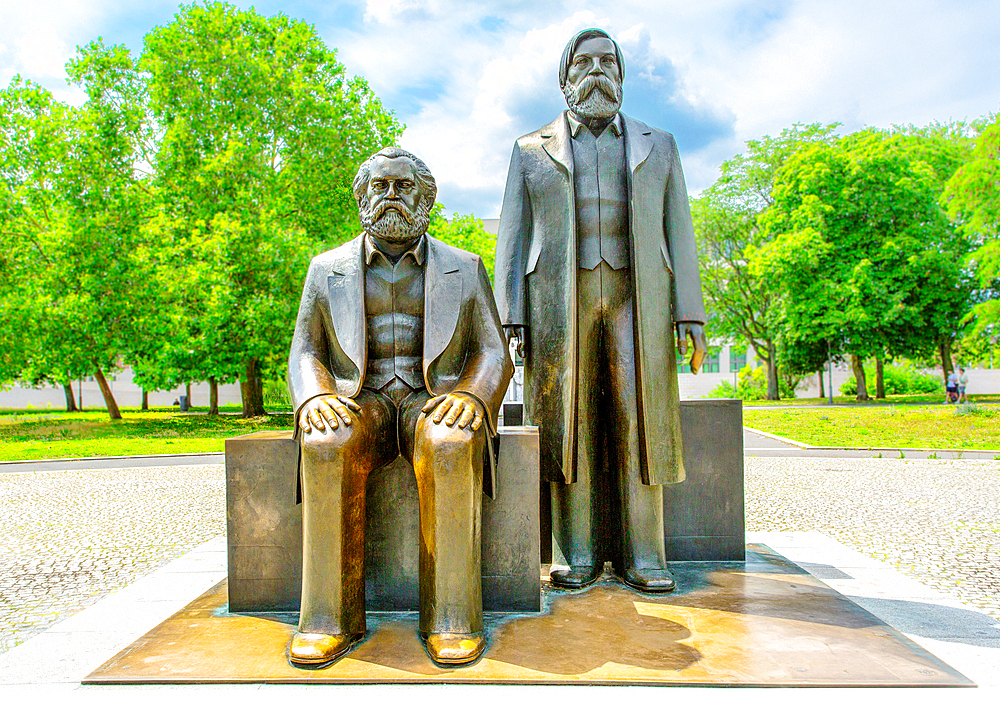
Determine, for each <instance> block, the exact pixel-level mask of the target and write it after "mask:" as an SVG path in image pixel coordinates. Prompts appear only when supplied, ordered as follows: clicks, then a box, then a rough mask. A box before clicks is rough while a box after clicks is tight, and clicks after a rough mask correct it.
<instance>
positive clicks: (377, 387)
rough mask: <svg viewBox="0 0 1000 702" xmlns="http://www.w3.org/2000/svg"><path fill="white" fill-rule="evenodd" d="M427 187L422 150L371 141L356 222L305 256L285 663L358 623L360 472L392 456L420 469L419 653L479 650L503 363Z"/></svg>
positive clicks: (346, 634)
mask: <svg viewBox="0 0 1000 702" xmlns="http://www.w3.org/2000/svg"><path fill="white" fill-rule="evenodd" d="M436 194H437V185H436V184H435V182H434V178H433V176H432V175H431V173H430V171H429V170H428V168H427V166H426V165H424V163H423V162H422V161H421V160H420V159H418V158H417V157H416V156H414V155H412V154H410V153H408V152H406V151H403V150H402V149H398V148H387V149H383V150H382V151H379V152H378V153H377V154H375V155H374V156H372V157H371V158H369V159H368V160H367V161H365V162H364V163H363V164H362V165H361V168H360V169H359V171H358V175H357V177H356V178H355V179H354V195H355V198H356V199H357V202H358V207H359V209H360V215H361V222H362V225H363V227H364V230H365V232H364V233H363V234H362V235H361V236H359V237H357V238H356V239H354V240H352V241H350V242H348V243H347V244H344V245H343V246H341V247H339V248H337V249H334V250H332V251H327V252H326V253H324V254H321V255H319V256H317V257H316V258H314V259H313V261H312V264H311V265H310V267H309V273H308V276H307V278H306V283H305V289H304V291H303V293H302V303H301V306H300V308H299V315H298V320H297V322H296V325H295V335H294V338H293V340H292V348H291V353H290V355H289V359H288V379H289V388H290V390H291V396H292V402H293V404H294V406H295V408H296V412H295V417H296V434H297V436H298V437H299V440H300V442H301V467H300V479H301V486H302V507H303V509H302V529H303V560H302V607H301V612H300V616H299V627H298V632H297V633H296V634H295V636H294V638H293V639H292V643H291V645H290V647H289V652H288V655H289V660H290V661H291V662H292V663H293V664H295V665H299V666H308V667H321V666H324V665H329V664H330V663H332V662H333V661H335V660H337V658H339V657H340V656H342V655H343V654H344V653H346V652H347V651H348V649H349V648H350V646H351V645H352V644H353V643H354V642H356V641H357V640H359V639H360V638H361V637H362V636H363V635H364V633H365V593H364V556H365V553H364V533H365V484H366V482H367V479H368V474H369V473H370V472H371V471H372V470H373V469H376V468H379V467H381V466H384V465H387V464H388V463H390V462H392V461H393V460H395V459H396V457H397V456H398V455H400V454H402V455H403V456H404V457H405V458H407V459H408V460H409V461H410V463H411V464H412V465H413V468H414V471H415V472H416V478H417V490H418V495H419V505H420V634H421V636H422V637H423V638H424V640H425V643H426V646H427V652H428V654H429V655H430V657H431V658H432V659H433V660H434V661H435V662H436V663H438V664H442V665H449V664H451V665H458V664H464V663H468V662H470V661H473V660H475V659H476V658H478V657H479V656H480V655H481V654H482V652H483V649H484V645H485V641H484V638H483V614H482V593H481V580H480V575H481V565H480V559H481V555H480V553H481V552H480V524H481V506H482V493H483V491H484V489H485V490H486V491H487V493H488V494H491V495H492V488H493V482H494V481H493V478H494V472H495V471H494V466H493V457H494V452H493V450H492V444H493V441H494V440H495V434H496V426H497V414H498V412H499V409H500V405H501V402H502V400H503V395H504V391H505V390H506V388H507V384H508V382H509V381H510V378H511V376H512V375H513V365H512V363H511V360H510V358H509V356H508V353H507V344H506V340H505V338H504V335H503V331H502V329H501V327H500V319H499V317H498V315H497V309H496V304H495V303H494V301H493V295H492V292H491V290H490V283H489V278H488V277H487V275H486V271H485V269H484V268H483V264H482V262H481V261H480V259H479V257H478V256H475V255H473V254H470V253H466V252H464V251H461V250H459V249H455V248H453V247H451V246H448V245H446V244H443V243H441V242H439V241H437V240H435V239H433V238H431V237H430V236H428V235H427V234H426V231H427V225H428V221H429V215H430V210H431V206H432V205H433V204H434V198H435V196H436ZM484 466H485V468H484ZM484 470H485V475H484Z"/></svg>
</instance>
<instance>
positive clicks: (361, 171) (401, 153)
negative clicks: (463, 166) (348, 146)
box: [351, 146, 438, 212]
mask: <svg viewBox="0 0 1000 702" xmlns="http://www.w3.org/2000/svg"><path fill="white" fill-rule="evenodd" d="M379 156H381V157H383V158H408V159H410V160H411V161H413V165H415V166H416V167H417V185H419V186H420V206H421V207H424V206H425V205H424V203H425V202H426V203H427V204H426V208H427V211H428V212H429V211H430V209H431V207H433V206H434V201H435V200H436V199H437V190H438V189H437V181H436V180H434V176H433V175H431V169H430V168H428V167H427V164H426V163H424V162H423V161H421V160H420V159H419V158H417V157H416V156H414V155H413V154H411V153H410V152H409V151H407V150H405V149H401V148H399V147H398V146H387V147H386V148H384V149H382V150H381V151H379V152H378V153H374V154H372V155H371V156H369V157H368V158H367V159H365V162H364V163H362V164H361V166H360V167H359V168H358V174H357V175H356V176H354V183H353V184H352V186H351V188H352V190H353V191H354V199H355V201H356V202H357V203H358V207H363V205H362V199H363V198H364V196H365V192H366V191H367V190H368V181H369V179H370V178H371V168H372V164H373V163H375V159H376V158H378V157H379Z"/></svg>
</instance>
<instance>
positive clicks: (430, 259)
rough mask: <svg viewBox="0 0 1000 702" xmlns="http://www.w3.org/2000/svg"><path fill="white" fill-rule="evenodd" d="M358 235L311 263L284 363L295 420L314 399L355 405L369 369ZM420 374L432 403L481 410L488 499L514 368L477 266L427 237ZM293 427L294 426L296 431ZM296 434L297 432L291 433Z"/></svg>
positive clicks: (468, 256) (462, 253)
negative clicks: (470, 400)
mask: <svg viewBox="0 0 1000 702" xmlns="http://www.w3.org/2000/svg"><path fill="white" fill-rule="evenodd" d="M363 241H364V235H361V236H359V237H357V238H355V239H353V240H351V241H349V242H347V243H346V244H344V245H343V246H340V247H338V248H336V249H333V250H332V251H327V252H326V253H322V254H320V255H319V256H317V257H316V258H314V259H313V260H312V263H311V264H310V265H309V273H308V274H307V276H306V283H305V287H304V289H303V292H302V302H301V304H300V306H299V315H298V319H297V321H296V323H295V334H294V336H293V337H292V348H291V351H290V353H289V356H288V388H289V391H290V393H291V397H292V406H293V407H295V416H296V418H298V413H299V411H300V410H301V409H302V406H303V405H304V404H305V403H306V402H308V401H309V400H310V399H312V398H314V397H317V396H318V395H345V396H347V397H356V396H357V395H358V393H360V392H361V387H362V385H363V384H364V373H365V369H366V367H367V358H366V357H367V349H368V343H367V339H366V335H367V325H366V322H365V294H364V292H365V291H364V283H365V269H364V258H363V256H364V247H363ZM425 265H426V268H425V271H424V342H423V374H424V383H425V384H426V386H427V390H428V391H429V392H430V393H431V395H433V396H437V395H442V394H445V393H449V392H464V393H468V394H470V395H472V396H474V397H475V398H477V399H478V400H479V401H480V402H481V403H482V404H483V406H484V407H485V408H486V414H487V418H486V426H487V435H488V437H489V441H488V445H489V447H490V450H488V451H487V454H488V455H489V459H488V462H487V465H488V470H489V472H488V473H487V475H485V476H484V478H485V479H484V480H483V484H484V489H485V490H486V492H487V494H488V495H490V496H492V495H493V490H492V488H493V486H494V485H495V482H494V481H495V477H496V476H495V465H494V456H495V452H494V444H495V436H496V431H497V415H498V414H499V411H500V406H501V404H502V403H503V396H504V393H505V392H506V390H507V385H508V383H509V382H510V379H511V376H512V375H513V374H514V366H513V364H512V363H511V360H510V356H509V354H508V352H507V343H506V339H505V337H504V334H503V330H502V329H501V327H500V318H499V316H498V314H497V308H496V303H495V302H494V300H493V293H492V290H491V289H490V281H489V278H488V277H487V275H486V269H485V268H484V267H483V263H482V261H481V260H480V258H479V257H478V256H476V255H474V254H471V253H468V252H466V251H462V250H460V249H456V248H454V247H452V246H448V245H447V244H444V243H442V242H440V241H438V240H436V239H433V238H431V237H430V236H427V260H426V264H425ZM297 426H298V422H296V427H297ZM296 431H297V429H296Z"/></svg>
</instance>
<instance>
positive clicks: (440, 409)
mask: <svg viewBox="0 0 1000 702" xmlns="http://www.w3.org/2000/svg"><path fill="white" fill-rule="evenodd" d="M431 410H434V414H432V415H431V421H432V422H434V423H435V424H440V423H441V420H442V419H443V420H444V423H445V424H447V425H448V426H449V427H450V426H454V425H455V423H456V422H457V423H458V428H459V429H465V428H466V427H469V428H470V429H471V430H472V431H476V430H477V429H479V427H481V426H482V425H483V418H484V417H486V411H485V410H484V409H483V405H482V403H480V402H479V400H477V399H476V398H475V397H473V396H472V395H467V394H465V393H463V392H449V393H447V394H445V395H438V396H437V397H432V398H431V399H429V400H428V401H427V402H426V403H425V404H424V408H423V409H422V410H421V412H423V413H424V414H427V413H428V412H430V411H431Z"/></svg>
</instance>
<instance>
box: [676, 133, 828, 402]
mask: <svg viewBox="0 0 1000 702" xmlns="http://www.w3.org/2000/svg"><path fill="white" fill-rule="evenodd" d="M837 126H838V125H836V124H831V125H827V126H822V125H820V124H810V125H799V124H797V125H794V126H793V127H791V128H789V129H785V130H783V131H782V133H781V135H780V136H778V137H770V136H765V137H764V138H762V139H760V140H754V141H748V142H747V151H746V154H743V155H739V156H735V157H734V158H732V159H729V160H728V161H726V162H724V163H723V164H722V167H721V170H722V176H721V177H720V178H719V180H718V181H716V183H715V184H714V185H712V187H710V188H708V189H707V190H706V191H705V192H704V193H702V195H701V196H700V197H699V198H697V199H695V200H694V201H693V202H692V206H691V212H692V217H693V219H694V227H695V234H696V236H697V239H698V245H699V249H700V251H699V253H700V256H699V260H700V263H701V280H702V288H703V290H704V293H705V298H706V303H707V306H708V312H709V316H710V331H711V333H712V334H713V335H714V336H719V337H727V338H730V339H739V338H742V339H744V340H745V341H746V342H747V343H749V344H750V345H752V346H753V348H754V351H755V352H756V354H757V356H758V358H760V359H762V360H763V361H764V362H765V364H766V366H767V372H766V375H767V399H770V400H776V399H778V398H779V396H780V394H781V383H780V379H779V371H778V355H779V354H778V351H779V338H780V332H781V323H782V318H781V314H780V312H781V310H780V305H779V302H780V299H781V295H782V294H783V292H782V286H781V285H780V281H778V280H776V279H775V278H774V277H773V276H771V275H768V274H767V272H766V271H764V272H763V273H762V274H761V275H757V274H756V273H755V272H754V271H753V270H752V269H751V268H750V261H751V260H752V259H753V257H754V255H755V252H756V251H757V250H758V249H760V248H761V247H763V246H765V245H766V244H767V243H768V242H769V241H770V236H771V235H770V233H769V232H767V231H766V230H765V229H764V228H763V227H762V226H761V225H760V218H761V216H762V215H763V214H764V213H765V212H767V210H768V209H769V208H770V207H771V206H772V205H773V203H774V198H773V194H772V190H773V187H774V180H775V176H776V174H777V173H778V171H779V169H780V168H781V166H782V164H784V163H785V161H786V160H787V159H788V158H789V157H790V156H791V155H792V154H794V153H796V152H797V151H798V150H800V149H802V148H804V147H806V146H808V145H810V144H815V143H826V142H829V141H830V140H831V139H832V138H833V137H832V134H833V131H834V130H835V129H836V128H837Z"/></svg>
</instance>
